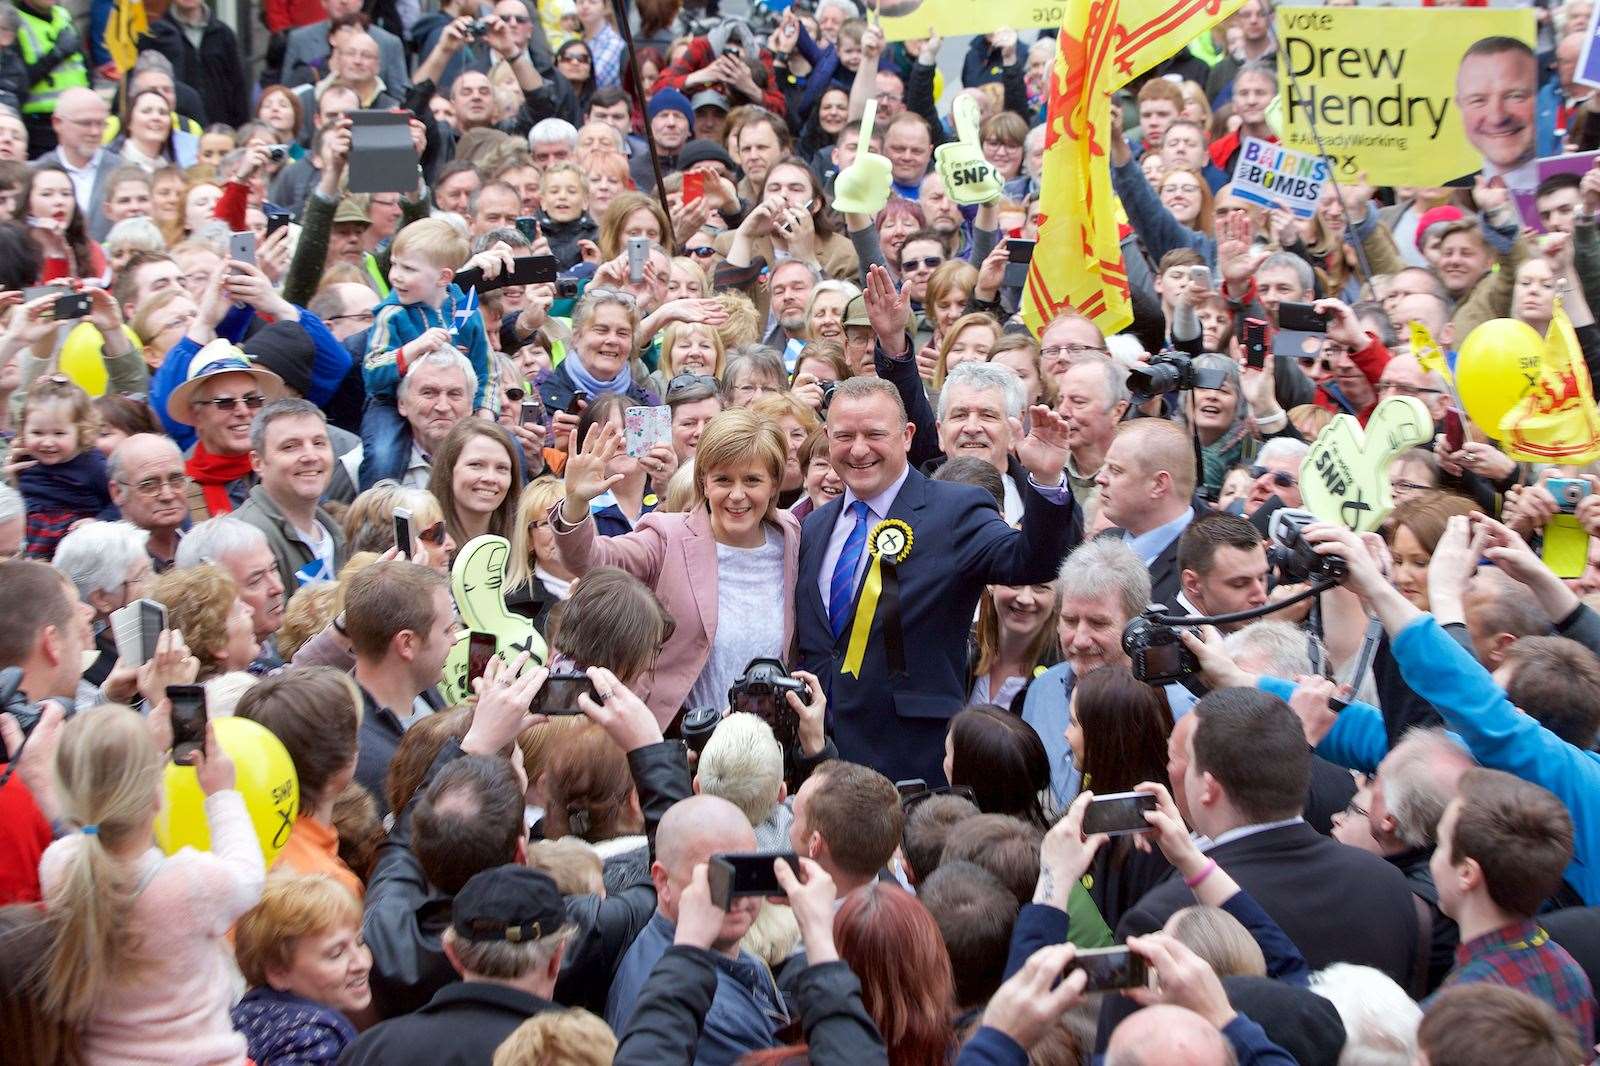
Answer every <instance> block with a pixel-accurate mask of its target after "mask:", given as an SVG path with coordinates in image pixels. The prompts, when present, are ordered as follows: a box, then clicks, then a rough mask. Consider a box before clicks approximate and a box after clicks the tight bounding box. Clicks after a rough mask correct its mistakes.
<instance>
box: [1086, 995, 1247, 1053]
mask: <svg viewBox="0 0 1600 1066" xmlns="http://www.w3.org/2000/svg"><path fill="white" fill-rule="evenodd" d="M1237 1061H1238V1060H1237V1059H1236V1058H1235V1057H1234V1054H1233V1048H1232V1047H1230V1046H1229V1045H1228V1042H1227V1040H1225V1039H1223V1036H1222V1034H1221V1033H1219V1032H1217V1029H1216V1026H1214V1025H1212V1024H1211V1023H1210V1022H1208V1021H1206V1020H1205V1019H1204V1018H1202V1017H1200V1015H1198V1014H1196V1013H1195V1012H1194V1011H1192V1010H1189V1009H1188V1008H1186V1007H1174V1006H1171V1005H1168V1004H1164V1003H1163V1004H1157V1005H1156V1006H1154V1007H1146V1008H1144V1009H1143V1010H1141V1011H1137V1012H1135V1013H1133V1014H1130V1015H1129V1016H1128V1017H1127V1019H1126V1020H1124V1021H1123V1023H1122V1024H1121V1025H1119V1026H1117V1028H1116V1031H1115V1032H1113V1033H1112V1034H1111V1043H1110V1044H1109V1045H1107V1047H1106V1059H1105V1062H1106V1066H1166V1064H1167V1063H1173V1062H1181V1063H1184V1064H1185V1066H1234V1064H1235V1063H1236V1062H1237Z"/></svg>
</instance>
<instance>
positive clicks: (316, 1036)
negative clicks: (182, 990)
mask: <svg viewBox="0 0 1600 1066" xmlns="http://www.w3.org/2000/svg"><path fill="white" fill-rule="evenodd" d="M232 1018H233V1027H234V1028H235V1029H237V1030H238V1031H239V1032H241V1033H243V1034H244V1038H245V1039H246V1040H247V1041H249V1048H250V1058H251V1059H253V1060H254V1061H256V1062H259V1063H263V1064H265V1063H269V1062H270V1063H271V1064H272V1066H320V1064H322V1063H329V1064H331V1063H335V1062H338V1061H339V1055H340V1054H341V1053H343V1051H344V1049H345V1048H347V1047H349V1046H350V1045H351V1044H352V1043H354V1042H355V1039H356V1027H355V1026H353V1025H351V1024H350V1022H349V1020H348V1019H347V1018H345V1016H344V1015H343V1014H340V1013H339V1012H338V1011H336V1010H334V1009H333V1008H332V1007H328V1006H324V1005H323V1004H321V1003H317V1002H316V1001H314V1000H309V999H306V998H305V997H304V996H297V995H295V994H294V993H293V992H279V991H277V990H276V989H273V988H268V987H265V986H262V987H258V988H252V989H251V990H250V991H248V992H246V993H245V994H244V998H243V999H241V1000H240V1001H239V1002H238V1004H237V1005H236V1006H235V1007H234V1008H233V1015H232Z"/></svg>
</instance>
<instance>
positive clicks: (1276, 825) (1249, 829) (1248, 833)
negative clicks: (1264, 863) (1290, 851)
mask: <svg viewBox="0 0 1600 1066" xmlns="http://www.w3.org/2000/svg"><path fill="white" fill-rule="evenodd" d="M1303 821H1305V819H1304V818H1302V817H1301V816H1300V815H1298V814H1297V815H1295V816H1294V817H1293V818H1284V819H1282V820H1280V821H1276V822H1259V823H1257V824H1256V825H1241V826H1239V827H1237V828H1235V829H1230V830H1228V831H1227V832H1226V833H1218V834H1217V835H1216V836H1215V837H1212V838H1211V840H1209V841H1207V842H1205V843H1202V844H1201V845H1200V850H1201V851H1210V850H1211V849H1212V848H1214V847H1217V846H1218V845H1220V844H1227V843H1230V842H1232V841H1235V840H1243V839H1244V838H1245V837H1253V836H1255V835H1256V834H1257V833H1265V832H1266V831H1267V830H1269V829H1282V828H1283V827H1284V826H1288V825H1296V824H1298V823H1300V822H1303Z"/></svg>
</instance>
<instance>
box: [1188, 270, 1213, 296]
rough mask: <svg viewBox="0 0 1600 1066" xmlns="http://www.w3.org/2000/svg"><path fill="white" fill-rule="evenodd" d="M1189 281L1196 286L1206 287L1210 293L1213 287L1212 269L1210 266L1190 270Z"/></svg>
mask: <svg viewBox="0 0 1600 1066" xmlns="http://www.w3.org/2000/svg"><path fill="white" fill-rule="evenodd" d="M1189 280H1190V282H1192V283H1193V284H1195V285H1204V286H1205V287H1206V290H1207V291H1210V289H1211V288H1212V285H1213V279H1212V277H1211V268H1210V267H1208V266H1192V267H1190V268H1189Z"/></svg>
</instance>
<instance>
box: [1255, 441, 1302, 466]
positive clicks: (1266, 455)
mask: <svg viewBox="0 0 1600 1066" xmlns="http://www.w3.org/2000/svg"><path fill="white" fill-rule="evenodd" d="M1310 451H1311V445H1309V444H1307V443H1306V442H1305V441H1303V440H1295V439H1294V438H1293V437H1273V438H1272V439H1271V440H1269V441H1267V442H1266V443H1265V444H1263V445H1262V446H1261V450H1260V451H1259V452H1256V462H1257V463H1259V464H1261V465H1263V466H1265V465H1266V464H1267V463H1270V462H1273V461H1274V460H1277V459H1293V460H1294V461H1295V462H1297V463H1303V462H1305V459H1306V454H1307V453H1308V452H1310Z"/></svg>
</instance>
